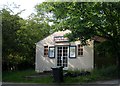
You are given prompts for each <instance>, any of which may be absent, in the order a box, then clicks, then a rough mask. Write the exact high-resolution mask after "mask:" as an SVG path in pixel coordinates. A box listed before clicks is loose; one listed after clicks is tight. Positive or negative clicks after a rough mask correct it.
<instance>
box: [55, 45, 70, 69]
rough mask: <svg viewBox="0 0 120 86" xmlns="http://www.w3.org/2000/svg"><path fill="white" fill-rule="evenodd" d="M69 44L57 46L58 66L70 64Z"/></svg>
mask: <svg viewBox="0 0 120 86" xmlns="http://www.w3.org/2000/svg"><path fill="white" fill-rule="evenodd" d="M68 54H69V53H68V46H58V47H57V66H63V67H64V68H66V67H67V66H68Z"/></svg>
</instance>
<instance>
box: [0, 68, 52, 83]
mask: <svg viewBox="0 0 120 86" xmlns="http://www.w3.org/2000/svg"><path fill="white" fill-rule="evenodd" d="M35 74H36V72H35V71H34V70H31V69H29V70H24V71H9V72H8V71H6V72H3V76H2V78H3V82H24V83H51V82H52V77H51V76H45V77H42V78H41V77H36V78H25V77H26V76H32V75H35Z"/></svg>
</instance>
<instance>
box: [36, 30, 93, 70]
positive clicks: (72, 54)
mask: <svg viewBox="0 0 120 86" xmlns="http://www.w3.org/2000/svg"><path fill="white" fill-rule="evenodd" d="M70 32H71V31H69V30H66V31H58V32H55V33H53V34H51V35H50V36H48V37H46V38H44V39H43V40H41V41H39V42H37V43H36V59H35V71H37V72H44V71H51V67H57V66H63V67H64V68H63V69H64V70H91V69H93V68H94V49H93V42H94V41H92V40H91V41H90V40H88V45H87V46H82V45H81V42H80V40H78V41H75V42H69V40H68V39H67V38H65V37H64V35H65V34H67V33H70Z"/></svg>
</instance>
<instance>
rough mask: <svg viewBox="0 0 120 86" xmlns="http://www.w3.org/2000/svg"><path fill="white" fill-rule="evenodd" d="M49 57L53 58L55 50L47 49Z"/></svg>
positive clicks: (52, 48)
mask: <svg viewBox="0 0 120 86" xmlns="http://www.w3.org/2000/svg"><path fill="white" fill-rule="evenodd" d="M49 57H50V58H54V57H55V48H54V47H49Z"/></svg>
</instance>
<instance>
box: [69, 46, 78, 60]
mask: <svg viewBox="0 0 120 86" xmlns="http://www.w3.org/2000/svg"><path fill="white" fill-rule="evenodd" d="M71 48H75V50H74V52H73V53H74V54H75V55H74V56H71V53H72V52H71ZM76 51H77V50H76V46H75V45H72V46H69V58H76Z"/></svg>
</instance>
